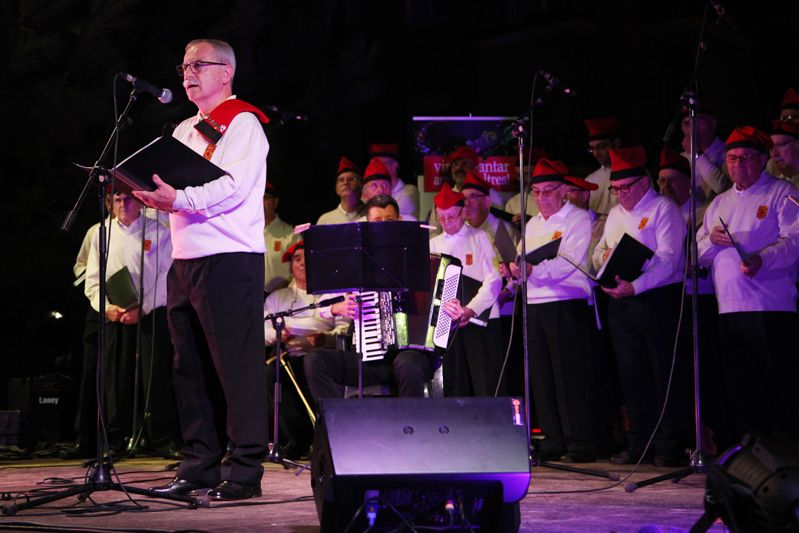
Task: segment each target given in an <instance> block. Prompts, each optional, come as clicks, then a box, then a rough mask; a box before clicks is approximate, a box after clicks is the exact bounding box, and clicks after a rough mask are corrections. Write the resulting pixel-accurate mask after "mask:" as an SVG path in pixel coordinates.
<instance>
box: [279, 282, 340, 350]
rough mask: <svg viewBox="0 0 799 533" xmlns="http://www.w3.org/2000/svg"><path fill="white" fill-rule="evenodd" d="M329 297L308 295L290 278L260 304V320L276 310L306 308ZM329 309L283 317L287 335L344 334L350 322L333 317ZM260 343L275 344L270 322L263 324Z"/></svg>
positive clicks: (312, 310)
mask: <svg viewBox="0 0 799 533" xmlns="http://www.w3.org/2000/svg"><path fill="white" fill-rule="evenodd" d="M330 297H331V295H330V294H321V295H314V294H308V292H307V291H306V290H305V289H301V288H299V287H297V283H296V282H295V281H294V280H293V279H292V280H291V282H290V283H289V285H288V287H283V288H282V289H278V290H276V291H275V292H273V293H272V294H270V295H269V296H267V297H266V301H264V317H266V316H267V315H269V314H272V313H277V312H280V311H287V310H289V309H299V308H301V307H307V306H309V305H311V304H315V303H317V302H319V301H320V300H323V299H327V298H330ZM323 309H327V310H328V312H327V313H322V310H323ZM329 309H330V308H329V307H327V308H322V309H308V310H306V311H303V312H301V313H298V314H296V315H293V316H288V317H286V319H285V322H286V329H287V331H288V333H289V335H296V336H306V335H314V334H317V333H330V334H331V335H336V334H338V333H345V332H346V331H347V329H348V328H349V325H350V321H349V320H348V319H346V318H342V317H339V316H337V317H333V315H331V314H330V312H329ZM264 340H265V341H266V345H267V346H269V345H272V344H274V343H275V328H273V327H272V321H271V320H266V321H264Z"/></svg>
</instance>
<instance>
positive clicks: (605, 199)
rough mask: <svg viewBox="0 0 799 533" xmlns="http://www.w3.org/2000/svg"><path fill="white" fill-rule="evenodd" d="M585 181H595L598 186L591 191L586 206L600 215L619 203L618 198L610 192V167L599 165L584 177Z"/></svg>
mask: <svg viewBox="0 0 799 533" xmlns="http://www.w3.org/2000/svg"><path fill="white" fill-rule="evenodd" d="M585 181H590V182H591V183H596V184H597V185H599V188H598V189H597V190H595V191H591V196H590V198H589V199H588V207H589V208H590V209H593V210H594V211H596V212H597V213H599V214H600V215H607V214H608V213H610V210H611V209H613V207H614V206H616V205H617V204H618V203H619V199H618V198H616V197H615V196H614V195H612V194H610V190H609V189H608V187H609V186H610V167H605V166H600V167H599V168H598V169H596V170H595V171H593V172H592V173H590V174H589V175H588V176H586V177H585Z"/></svg>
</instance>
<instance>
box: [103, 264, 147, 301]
mask: <svg viewBox="0 0 799 533" xmlns="http://www.w3.org/2000/svg"><path fill="white" fill-rule="evenodd" d="M105 293H106V297H107V298H108V301H109V302H111V303H112V304H114V305H116V306H118V307H121V308H122V309H124V310H125V311H128V310H130V309H133V308H134V307H136V306H137V305H138V304H139V293H138V291H137V290H136V286H135V285H133V278H131V277H130V271H129V270H128V267H126V266H124V267H122V268H120V269H119V270H117V271H116V272H115V273H114V275H113V276H111V277H110V278H108V281H106V283H105Z"/></svg>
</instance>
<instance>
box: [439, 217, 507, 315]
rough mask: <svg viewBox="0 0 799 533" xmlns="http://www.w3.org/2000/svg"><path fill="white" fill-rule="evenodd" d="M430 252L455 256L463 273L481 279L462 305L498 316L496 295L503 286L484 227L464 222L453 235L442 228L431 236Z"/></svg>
mask: <svg viewBox="0 0 799 533" xmlns="http://www.w3.org/2000/svg"><path fill="white" fill-rule="evenodd" d="M430 253H434V254H447V255H451V256H453V257H457V258H458V259H460V261H461V264H462V265H463V275H465V276H469V277H470V278H473V279H476V280H477V281H482V285H481V286H480V290H478V291H477V294H476V295H475V296H474V298H472V300H471V301H469V302H465V303H464V302H461V304H462V305H463V306H464V307H468V308H469V309H471V310H472V311H474V312H475V314H477V315H480V314H482V313H483V311H485V310H486V309H491V313H490V315H489V318H498V317H499V306H498V305H497V296H499V291H500V290H502V278H501V277H500V275H499V271H498V270H497V269H496V267H495V266H494V246H493V244H491V241H490V240H489V238H488V235H486V233H485V232H484V231H482V230H479V229H476V228H473V227H471V226H469V225H468V224H466V223H464V224H463V227H462V228H461V229H460V231H458V233H456V234H454V235H449V234H448V233H446V232H442V233H441V234H439V235H436V236H435V237H433V238H432V239H430Z"/></svg>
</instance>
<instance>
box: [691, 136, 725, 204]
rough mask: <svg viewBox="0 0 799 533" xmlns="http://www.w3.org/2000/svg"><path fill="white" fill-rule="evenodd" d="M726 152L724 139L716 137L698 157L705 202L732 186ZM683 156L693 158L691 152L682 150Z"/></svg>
mask: <svg viewBox="0 0 799 533" xmlns="http://www.w3.org/2000/svg"><path fill="white" fill-rule="evenodd" d="M725 152H726V150H725V144H724V141H722V140H721V139H719V138H718V137H716V138H715V139H713V142H712V143H710V146H708V148H707V150H705V151H704V152H702V153H701V154H700V155H699V156H698V157H697V158H696V176H697V177H698V178H699V180H698V181H699V186H700V187H701V189H702V200H703V201H704V202H705V203H707V202H708V201H709V200H708V199H709V198H712V197H713V196H715V195H717V194H720V193H722V192H724V191H726V190H727V189H729V188H730V183H731V182H730V178H729V176H727V171H726V167H725V165H724V154H725ZM682 156H683V157H685V158H686V159H687V160H688V161H690V160H691V154H690V152H682Z"/></svg>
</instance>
